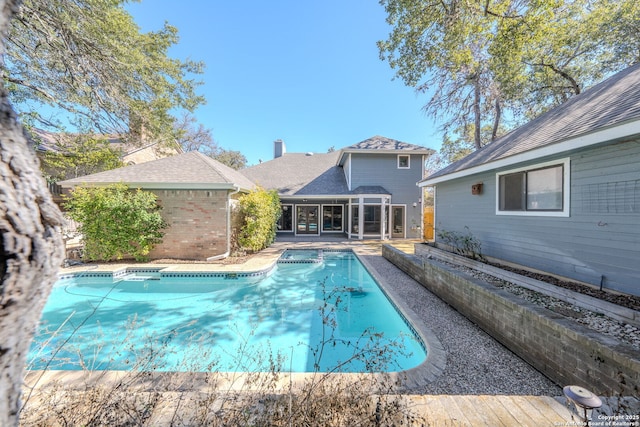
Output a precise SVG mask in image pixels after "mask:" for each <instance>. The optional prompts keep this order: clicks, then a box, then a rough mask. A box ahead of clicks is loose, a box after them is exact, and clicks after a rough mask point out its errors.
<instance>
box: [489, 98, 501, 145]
mask: <svg viewBox="0 0 640 427" xmlns="http://www.w3.org/2000/svg"><path fill="white" fill-rule="evenodd" d="M500 119H502V107H501V106H500V100H499V99H496V115H495V118H494V120H493V130H492V131H491V142H493V141H495V140H496V138H497V137H498V129H499V128H500Z"/></svg>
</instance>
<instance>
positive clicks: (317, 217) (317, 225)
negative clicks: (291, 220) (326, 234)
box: [295, 205, 321, 236]
mask: <svg viewBox="0 0 640 427" xmlns="http://www.w3.org/2000/svg"><path fill="white" fill-rule="evenodd" d="M314 208H315V221H316V222H315V229H316V231H315V232H313V231H309V230H310V228H311V227H310V226H311V225H312V224H310V223H309V213H310V212H309V211H310V210H312V209H314ZM302 210H304V211H305V214H304V219H305V223H304V227H305V230H304V231H302V232H301V231H300V228H299V227H300V222H299V220H300V213H301V211H302ZM320 219H321V218H320V205H296V215H295V220H296V225H295V233H296V236H297V235H299V234H301V235H315V236H319V235H320V225H321V224H320Z"/></svg>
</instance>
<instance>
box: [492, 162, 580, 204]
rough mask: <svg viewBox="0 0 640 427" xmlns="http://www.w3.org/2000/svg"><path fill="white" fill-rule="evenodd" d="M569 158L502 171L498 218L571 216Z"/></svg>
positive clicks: (499, 181)
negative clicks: (502, 216) (499, 216)
mask: <svg viewBox="0 0 640 427" xmlns="http://www.w3.org/2000/svg"><path fill="white" fill-rule="evenodd" d="M569 165H570V162H569V159H562V160H558V161H555V162H549V163H544V164H539V165H534V166H531V167H528V168H525V169H516V170H511V171H505V172H500V173H498V174H497V176H496V181H497V183H496V184H497V188H498V191H497V201H496V205H497V206H496V213H497V214H498V215H531V216H569V176H570V175H569Z"/></svg>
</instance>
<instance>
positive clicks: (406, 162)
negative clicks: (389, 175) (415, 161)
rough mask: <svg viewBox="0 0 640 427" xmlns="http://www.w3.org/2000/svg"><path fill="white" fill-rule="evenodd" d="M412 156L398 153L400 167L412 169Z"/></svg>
mask: <svg viewBox="0 0 640 427" xmlns="http://www.w3.org/2000/svg"><path fill="white" fill-rule="evenodd" d="M410 168H411V157H410V156H409V155H408V154H398V169H410Z"/></svg>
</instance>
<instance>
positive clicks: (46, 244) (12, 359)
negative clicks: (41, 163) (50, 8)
mask: <svg viewBox="0 0 640 427" xmlns="http://www.w3.org/2000/svg"><path fill="white" fill-rule="evenodd" d="M17 5H18V1H14V0H0V8H1V10H2V15H1V16H0V31H1V33H2V35H3V37H2V40H4V34H5V32H6V29H7V26H8V21H9V19H10V18H11V16H12V14H13V12H14V11H15V9H16V8H17ZM2 47H3V48H2V51H4V43H2ZM0 84H1V83H0ZM0 160H1V161H0V177H1V179H2V181H0V233H1V239H0V280H1V282H0V426H17V425H18V422H19V412H20V397H21V392H22V382H23V375H24V368H25V363H26V357H27V353H28V351H29V346H30V344H31V338H32V337H33V333H34V330H35V328H36V325H37V323H38V321H39V320H40V316H41V312H42V308H43V306H44V304H45V302H46V300H47V297H48V296H49V292H50V290H51V286H52V285H53V282H54V281H55V280H56V273H57V271H58V267H59V266H60V264H61V262H62V259H63V251H62V237H61V235H60V233H59V232H57V231H56V227H58V226H60V225H61V223H62V221H61V220H62V215H61V214H60V211H59V209H58V208H57V206H56V205H55V203H54V202H53V200H52V197H51V194H50V193H49V190H48V188H47V185H46V183H45V181H44V179H43V177H42V175H41V174H40V171H39V168H38V161H37V159H36V157H35V153H34V152H32V151H31V150H30V149H29V147H28V145H27V139H26V137H25V135H24V131H23V129H22V127H21V126H20V125H19V124H18V122H17V119H16V114H15V112H14V111H13V109H12V108H11V105H10V104H9V100H8V97H7V91H6V89H5V88H4V86H1V87H0Z"/></svg>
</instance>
